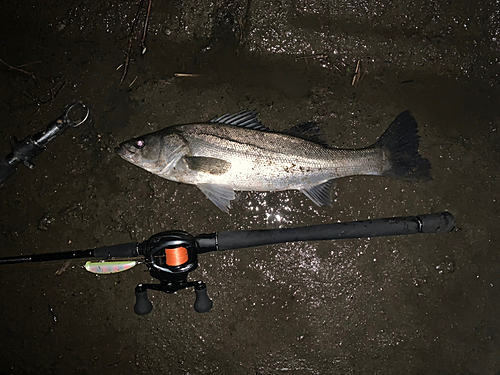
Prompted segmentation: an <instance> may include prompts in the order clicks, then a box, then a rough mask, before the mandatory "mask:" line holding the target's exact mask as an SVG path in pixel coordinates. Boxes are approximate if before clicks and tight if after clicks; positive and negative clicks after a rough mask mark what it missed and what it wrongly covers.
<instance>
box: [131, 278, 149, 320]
mask: <svg viewBox="0 0 500 375" xmlns="http://www.w3.org/2000/svg"><path fill="white" fill-rule="evenodd" d="M151 310H153V304H152V303H151V301H150V300H149V298H148V290H147V288H144V287H143V285H142V284H139V285H137V286H136V287H135V306H134V312H135V313H136V314H137V315H146V314H149V313H150V312H151Z"/></svg>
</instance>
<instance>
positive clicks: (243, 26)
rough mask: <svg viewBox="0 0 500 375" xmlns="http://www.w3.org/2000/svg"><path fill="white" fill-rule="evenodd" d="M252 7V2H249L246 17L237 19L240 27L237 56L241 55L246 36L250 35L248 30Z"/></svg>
mask: <svg viewBox="0 0 500 375" xmlns="http://www.w3.org/2000/svg"><path fill="white" fill-rule="evenodd" d="M251 7H252V0H247V6H246V9H245V15H244V16H243V19H242V20H240V18H239V17H237V20H238V25H239V27H240V41H239V43H238V48H236V51H235V52H236V55H239V53H240V48H242V47H243V46H244V45H245V43H246V38H245V35H246V34H248V31H249V30H248V28H249V19H250V8H251Z"/></svg>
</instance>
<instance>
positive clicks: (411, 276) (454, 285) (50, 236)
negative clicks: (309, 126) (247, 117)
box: [0, 1, 500, 374]
mask: <svg viewBox="0 0 500 375" xmlns="http://www.w3.org/2000/svg"><path fill="white" fill-rule="evenodd" d="M194 4H195V3H190V2H168V3H161V4H160V3H158V4H157V2H153V8H152V12H151V20H150V25H149V26H150V27H149V30H148V38H147V51H146V54H145V55H144V56H141V55H140V51H139V46H138V41H137V40H136V38H134V43H133V48H132V50H131V51H132V53H133V59H132V61H131V64H130V67H129V70H128V74H127V76H126V77H125V80H124V82H123V84H120V78H121V76H122V72H123V67H122V68H120V69H118V70H117V68H118V67H119V66H120V65H121V64H122V63H123V62H124V60H125V54H124V51H126V50H127V48H128V39H129V32H130V26H131V24H132V20H133V18H134V15H135V13H136V11H137V5H138V3H136V2H126V3H120V4H114V3H111V4H109V3H108V4H100V3H99V4H98V3H94V2H87V1H83V2H82V1H80V2H64V3H60V2H57V1H51V2H50V1H49V2H44V3H38V2H29V1H28V2H26V1H24V2H11V3H9V5H7V6H5V7H4V8H5V9H4V11H3V13H2V15H0V20H1V21H0V43H1V48H0V59H2V61H3V62H4V64H1V66H0V77H1V78H0V79H1V82H2V85H0V95H1V98H2V100H1V101H0V115H1V118H2V127H1V128H0V141H1V143H0V151H1V152H2V153H3V154H7V153H8V152H9V145H8V136H9V135H16V136H18V137H19V138H22V137H24V136H26V135H28V134H34V133H36V132H38V131H41V130H43V129H44V128H45V126H46V125H47V124H48V123H49V122H50V121H52V120H53V119H55V118H56V117H58V116H59V115H60V114H61V110H62V108H63V107H64V106H65V105H67V104H69V103H71V102H74V101H77V100H82V101H84V102H85V103H86V104H87V105H88V106H89V107H90V109H91V121H89V122H87V123H85V124H83V125H82V126H81V127H79V128H76V129H69V130H68V131H67V132H66V133H65V134H63V135H61V136H60V137H59V138H57V139H56V140H54V141H53V142H52V143H51V144H50V145H49V146H48V148H47V150H46V151H45V152H44V153H42V154H41V155H40V156H38V157H37V158H36V159H35V160H34V163H35V164H36V169H34V170H32V171H30V170H27V169H26V168H24V167H23V166H21V167H20V168H19V170H18V171H17V172H16V173H15V174H14V175H13V177H11V178H10V179H9V180H8V181H6V182H5V183H4V186H3V187H2V188H1V194H2V199H1V201H0V204H1V206H0V207H1V211H0V230H1V237H0V239H1V240H0V241H1V244H2V246H1V249H2V255H1V256H14V255H20V254H29V253H44V252H59V251H70V250H78V249H88V248H94V247H98V246H105V245H112V244H116V243H122V242H130V241H143V240H145V239H146V238H148V237H149V236H151V235H152V234H154V233H157V232H160V231H164V230H170V229H183V230H186V231H188V232H190V233H192V234H200V233H211V232H215V231H221V230H237V229H261V228H277V227H289V226H302V225H309V224H311V225H313V224H322V223H329V222H337V221H352V220H364V219H368V218H379V217H380V218H382V217H391V216H402V215H414V214H422V213H431V212H440V211H446V210H447V211H450V212H452V213H453V214H454V215H455V217H456V220H457V227H458V230H457V231H454V232H452V233H449V234H439V235H433V234H431V235H416V236H408V237H397V238H396V237H391V238H372V239H362V240H345V241H336V242H332V241H326V242H311V243H297V244H286V245H274V246H267V247H261V248H256V249H248V250H239V251H234V252H226V253H220V254H215V253H210V254H203V255H200V267H199V268H198V269H197V270H196V271H195V272H193V273H192V277H191V278H192V279H193V280H197V279H202V280H204V281H205V283H206V284H207V286H208V293H209V295H210V297H211V298H212V299H213V301H214V307H213V309H212V311H210V312H209V313H206V314H197V313H196V312H195V311H194V310H193V308H192V304H193V302H194V293H193V292H192V291H189V290H186V291H181V292H178V293H176V294H173V295H165V294H160V293H151V292H150V297H151V299H152V301H153V304H154V309H153V311H152V313H151V314H149V315H146V316H143V317H140V316H137V315H135V314H134V312H133V305H134V302H135V295H134V288H135V286H136V285H137V284H138V283H142V282H152V281H153V280H152V279H151V277H150V276H149V274H148V273H147V272H146V268H145V266H144V265H139V266H137V267H135V268H134V269H132V270H131V271H128V272H125V273H121V274H114V275H108V276H96V275H93V274H90V273H88V272H87V271H85V270H84V269H83V267H82V266H83V264H84V261H72V262H71V263H70V264H66V263H64V262H53V263H42V264H30V265H16V266H8V267H7V266H3V267H2V269H1V271H0V280H1V283H2V291H1V313H2V319H1V323H0V334H1V337H2V338H3V339H2V340H1V351H0V353H1V361H0V372H1V373H5V374H7V373H8V374H26V373H37V374H52V373H53V374H60V373H74V374H90V373H110V374H124V373H135V374H140V373H165V374H188V373H189V374H212V373H219V374H235V373H237V374H250V373H255V374H387V373H390V374H400V373H407V374H422V373H429V374H438V373H439V374H471V373H472V374H497V373H498V372H499V371H500V359H499V358H500V357H499V356H498V352H499V349H500V339H499V335H500V331H499V329H498V326H499V323H500V318H499V315H498V307H499V306H498V301H499V300H500V294H499V289H498V288H499V255H498V229H497V228H498V224H497V219H498V216H499V215H498V214H499V203H498V192H499V181H498V178H499V164H500V158H499V157H500V154H499V151H498V142H499V134H498V132H499V127H500V111H499V109H498V97H499V96H498V94H499V92H498V91H499V90H498V84H497V83H498V82H497V81H498V72H499V68H498V56H499V53H498V52H499V45H498V41H497V39H496V38H497V35H498V30H499V29H498V26H499V24H500V22H499V20H500V17H499V12H500V10H499V8H498V5H496V8H495V5H494V4H490V3H486V2H484V3H482V2H480V3H478V4H474V5H468V3H465V2H456V3H453V4H449V3H446V4H445V3H444V2H429V3H425V4H424V3H412V4H411V5H408V4H406V3H405V4H399V5H398V4H396V5H394V4H392V5H391V7H389V4H386V3H384V2H377V3H375V4H374V5H370V6H369V5H368V4H365V3H364V2H342V3H336V2H334V3H331V4H330V5H327V4H325V3H321V2H317V3H311V4H307V5H304V4H299V3H293V4H291V3H286V2H283V3H281V4H278V3H276V4H274V3H270V4H269V5H266V6H264V5H263V4H260V3H256V2H251V3H224V2H222V3H218V4H208V3H207V4H203V5H200V6H199V7H196V6H195V5H194ZM146 8H147V1H146V2H145V3H144V4H143V8H142V11H141V12H140V15H141V16H142V18H141V20H140V21H138V23H137V24H138V26H137V29H136V33H135V34H134V36H135V35H136V34H140V32H141V30H140V27H141V25H143V22H144V19H145V16H146V15H145V12H146ZM318 48H320V49H321V50H319V49H318ZM358 60H361V64H362V65H361V66H362V71H363V72H365V73H364V74H363V75H362V78H361V80H360V81H359V82H358V83H357V84H356V85H354V86H353V85H352V78H353V75H354V74H355V68H356V63H357V61H358ZM6 64H8V65H6ZM24 64H27V65H24ZM9 66H14V67H19V69H23V70H25V71H26V72H30V73H32V74H33V75H32V76H31V75H30V74H26V73H24V72H21V71H19V70H15V69H11V68H9ZM175 73H191V74H200V75H199V76H196V77H175ZM246 108H250V109H255V110H257V111H258V112H259V114H260V115H259V118H260V119H261V121H262V123H263V124H264V125H266V126H268V127H270V128H272V129H274V130H286V129H288V128H290V127H291V126H293V125H296V124H299V123H302V122H305V121H316V122H318V123H319V124H320V127H321V128H322V130H323V132H324V137H325V139H326V140H328V142H329V143H330V144H331V145H333V146H337V147H365V146H368V145H370V144H372V143H373V142H374V141H375V140H376V139H377V138H378V136H380V134H382V132H383V131H384V130H385V129H386V127H387V126H388V124H389V123H390V122H391V121H392V120H393V119H394V118H395V117H396V115H398V114H399V113H400V112H402V111H403V110H405V109H411V110H412V112H413V114H414V116H415V117H416V119H417V121H418V123H419V127H420V134H421V136H422V139H421V147H420V150H421V153H422V154H423V155H424V156H425V157H427V158H428V159H429V160H430V162H431V164H432V175H433V178H434V180H433V181H431V182H426V183H409V182H405V181H398V180H394V179H389V178H377V177H353V178H346V179H341V180H339V181H338V183H337V187H336V194H335V199H334V202H333V206H332V207H326V208H317V207H316V206H314V204H313V203H311V202H310V201H309V200H307V199H306V198H305V197H304V196H302V195H301V194H300V193H298V192H281V193H239V194H238V197H237V200H236V202H235V203H234V204H233V208H232V209H231V211H230V214H229V215H226V214H224V213H222V212H220V211H218V210H217V209H216V208H215V206H213V204H212V203H211V202H210V201H208V200H207V199H206V198H205V197H204V196H203V194H202V193H201V192H199V191H198V190H197V189H196V188H195V187H193V186H187V185H182V184H177V183H173V182H169V181H166V180H162V179H160V178H159V177H156V176H154V175H152V174H149V173H147V172H145V171H143V170H141V169H139V168H137V167H135V166H133V165H131V164H128V163H126V162H124V161H123V160H122V159H121V158H120V157H119V156H118V155H116V154H115V153H114V151H113V150H114V147H116V146H117V145H118V143H120V142H122V141H123V140H126V139H129V138H131V137H134V136H137V135H140V134H144V133H146V132H150V131H153V130H157V129H161V128H163V127H165V126H168V125H171V124H176V123H187V122H193V121H199V120H208V119H210V118H212V117H214V116H216V115H221V114H224V113H227V112H236V111H238V110H241V109H246ZM65 267H66V268H65ZM56 273H57V274H56Z"/></svg>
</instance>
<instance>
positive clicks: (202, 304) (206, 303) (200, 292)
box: [194, 281, 214, 313]
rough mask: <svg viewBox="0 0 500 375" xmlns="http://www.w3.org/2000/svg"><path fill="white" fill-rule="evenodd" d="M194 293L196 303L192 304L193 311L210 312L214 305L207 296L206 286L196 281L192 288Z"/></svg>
mask: <svg viewBox="0 0 500 375" xmlns="http://www.w3.org/2000/svg"><path fill="white" fill-rule="evenodd" d="M194 291H195V293H196V301H195V302H194V309H195V311H196V312H198V313H204V312H207V311H210V309H211V308H212V306H213V305H214V303H213V302H212V300H211V299H210V297H209V296H208V294H207V286H206V285H205V283H204V282H203V281H198V284H197V285H196V286H195V287H194Z"/></svg>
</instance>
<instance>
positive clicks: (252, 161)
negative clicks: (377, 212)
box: [116, 111, 431, 212]
mask: <svg viewBox="0 0 500 375" xmlns="http://www.w3.org/2000/svg"><path fill="white" fill-rule="evenodd" d="M418 144H419V136H418V134H417V122H416V121H415V119H414V118H413V116H412V115H411V113H410V111H405V112H403V113H401V114H400V115H399V116H398V117H397V118H396V119H395V120H394V121H393V122H392V124H391V125H390V126H389V128H388V129H387V130H386V131H385V132H384V134H382V136H381V137H380V138H379V139H378V141H377V142H375V143H374V144H373V145H372V146H369V147H366V148H361V149H338V148H332V147H328V146H327V145H326V144H325V143H324V142H323V141H322V140H321V139H320V137H319V129H318V127H317V126H316V124H314V123H307V124H302V125H299V126H295V127H294V128H292V129H291V130H290V131H288V132H285V133H277V132H273V131H271V130H269V129H268V128H266V127H264V126H263V125H262V124H261V123H260V122H259V120H258V119H257V115H256V113H255V112H253V111H242V112H239V113H236V114H233V115H229V114H227V115H224V116H222V117H218V118H214V119H212V120H210V121H209V122H203V123H193V124H186V125H175V126H170V127H167V128H165V129H163V130H160V131H157V132H154V133H150V134H146V135H143V136H140V137H137V138H133V139H131V140H129V141H126V142H123V143H122V144H121V145H120V147H117V148H116V152H117V153H118V154H119V155H120V156H121V157H122V158H123V159H125V160H126V161H129V162H130V163H132V164H135V165H137V166H139V167H141V168H143V169H145V170H147V171H149V172H151V173H154V174H156V175H158V176H160V177H163V178H166V179H168V180H172V181H177V182H183V183H186V184H193V185H196V186H197V187H198V188H199V189H200V190H201V191H202V192H203V193H204V194H205V195H206V196H207V197H208V198H209V199H210V200H211V201H212V202H213V203H214V204H215V205H216V206H217V207H219V208H220V209H221V210H222V211H224V212H228V209H229V207H230V204H231V201H232V200H233V199H234V198H235V190H236V191H282V190H299V191H300V192H302V193H304V194H305V195H306V196H307V197H308V198H309V199H311V200H312V201H313V202H314V203H316V204H317V205H318V206H323V205H331V201H332V198H331V195H332V186H333V181H334V180H335V179H336V178H340V177H346V176H355V175H379V176H394V177H398V178H403V179H407V180H430V179H431V177H430V163H429V161H428V160H427V159H425V158H423V157H422V156H420V155H419V153H418Z"/></svg>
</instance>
